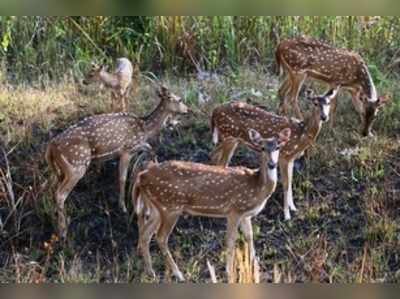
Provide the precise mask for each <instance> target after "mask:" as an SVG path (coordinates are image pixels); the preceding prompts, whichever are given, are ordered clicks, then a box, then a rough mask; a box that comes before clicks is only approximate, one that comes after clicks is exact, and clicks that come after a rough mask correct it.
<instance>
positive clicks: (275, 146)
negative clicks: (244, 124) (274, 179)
mask: <svg viewBox="0 0 400 299" xmlns="http://www.w3.org/2000/svg"><path fill="white" fill-rule="evenodd" d="M290 134H291V130H290V129H289V128H286V129H283V130H282V131H281V132H279V134H278V135H277V136H276V137H272V138H263V137H262V136H261V134H260V133H259V132H258V131H256V130H254V129H250V130H249V139H250V142H251V143H252V145H253V146H254V147H255V149H257V150H258V151H260V152H262V153H264V154H266V155H267V161H268V162H267V167H268V169H270V170H273V169H275V168H276V167H277V165H278V161H279V150H280V148H281V147H282V146H284V145H285V144H286V143H287V142H288V141H289V138H290Z"/></svg>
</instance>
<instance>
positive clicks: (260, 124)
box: [211, 87, 340, 220]
mask: <svg viewBox="0 0 400 299" xmlns="http://www.w3.org/2000/svg"><path fill="white" fill-rule="evenodd" d="M339 88H340V87H336V88H335V89H331V90H329V91H328V92H327V93H325V94H324V95H322V96H314V95H313V92H312V91H311V90H308V92H307V98H308V99H309V100H310V101H311V102H312V103H313V104H314V105H315V106H314V109H313V111H312V112H311V114H310V115H309V116H308V118H307V119H306V120H305V121H304V122H300V121H298V120H297V119H289V118H287V117H283V116H279V115H276V114H273V113H270V112H267V111H266V110H264V109H262V108H259V107H256V106H253V105H249V104H247V103H243V102H239V101H235V102H230V103H227V104H224V105H221V106H219V107H217V108H215V109H214V111H213V113H212V116H211V130H212V134H213V142H214V144H218V145H217V147H216V148H215V149H214V151H213V152H212V153H211V160H212V163H214V164H218V165H225V166H228V165H229V163H230V160H231V158H232V156H233V154H234V152H235V150H236V148H237V146H238V145H239V143H245V144H247V145H249V146H250V147H252V142H251V140H250V139H249V136H248V134H247V131H248V130H249V129H250V128H253V129H255V130H257V131H258V132H260V134H261V135H262V136H263V137H264V138H270V137H272V136H275V135H276V134H277V133H278V132H280V131H281V130H283V129H285V128H290V130H291V132H292V133H291V138H290V141H289V142H287V143H286V144H285V145H284V146H283V147H282V148H281V152H280V156H279V169H280V173H281V181H282V185H283V190H284V207H283V210H284V216H285V220H290V210H292V211H296V210H297V209H296V206H295V205H294V200H293V192H292V178H293V162H294V161H295V160H296V159H298V158H300V157H301V156H302V155H303V153H304V151H305V150H306V149H307V148H308V147H310V146H311V145H312V144H313V142H314V141H315V139H316V138H317V136H318V134H319V131H320V129H321V124H322V123H323V122H326V121H327V120H328V119H329V110H330V103H331V101H332V99H333V98H335V96H336V94H337V92H338V90H339ZM232 137H234V138H232Z"/></svg>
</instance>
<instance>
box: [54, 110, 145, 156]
mask: <svg viewBox="0 0 400 299" xmlns="http://www.w3.org/2000/svg"><path fill="white" fill-rule="evenodd" d="M143 140H144V132H143V128H142V123H141V120H140V119H138V118H136V117H133V116H130V115H128V114H126V113H111V114H101V115H96V116H91V117H87V118H85V119H83V120H81V121H80V122H78V123H77V124H75V125H73V126H71V127H70V128H68V129H67V130H65V131H64V132H63V133H61V134H60V135H58V136H56V137H55V138H54V139H53V140H52V144H53V145H55V146H56V147H57V149H58V150H59V151H60V152H62V153H63V155H64V156H65V157H66V158H67V160H69V161H70V162H73V161H74V160H79V158H80V157H83V156H84V155H87V154H88V151H89V152H90V156H91V158H92V159H96V158H106V157H107V156H112V155H117V154H118V153H119V152H120V151H122V150H129V149H130V148H133V147H134V146H135V145H137V144H139V143H140V142H142V141H143Z"/></svg>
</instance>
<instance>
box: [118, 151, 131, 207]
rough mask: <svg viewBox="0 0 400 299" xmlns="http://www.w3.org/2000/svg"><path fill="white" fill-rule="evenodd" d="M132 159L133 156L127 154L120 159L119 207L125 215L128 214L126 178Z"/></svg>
mask: <svg viewBox="0 0 400 299" xmlns="http://www.w3.org/2000/svg"><path fill="white" fill-rule="evenodd" d="M131 159H132V154H131V153H128V152H125V153H123V154H122V155H121V157H120V159H119V206H120V207H121V209H122V211H123V212H124V213H126V212H127V209H126V205H125V186H126V177H127V175H128V168H129V162H130V161H131Z"/></svg>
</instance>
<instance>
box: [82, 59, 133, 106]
mask: <svg viewBox="0 0 400 299" xmlns="http://www.w3.org/2000/svg"><path fill="white" fill-rule="evenodd" d="M133 75H134V69H133V66H132V63H131V62H130V61H129V59H127V58H124V57H123V58H118V59H117V66H116V69H115V70H114V72H113V73H109V72H107V67H106V66H104V65H101V66H99V65H97V64H95V63H92V65H91V69H90V71H89V73H88V74H87V76H86V78H85V79H84V80H83V84H85V85H89V84H90V83H92V82H102V83H103V84H104V85H105V86H107V87H109V88H111V109H112V111H113V112H120V111H123V112H126V111H127V103H126V98H127V96H128V93H129V91H130V89H131V87H132V76H133ZM117 101H118V102H119V103H118V104H117V103H116V102H117ZM118 106H119V107H118Z"/></svg>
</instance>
